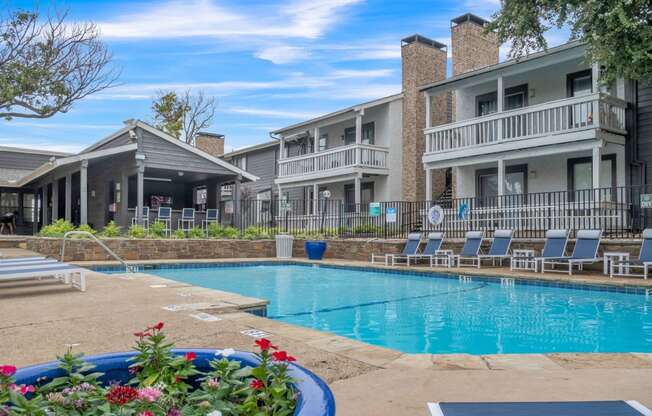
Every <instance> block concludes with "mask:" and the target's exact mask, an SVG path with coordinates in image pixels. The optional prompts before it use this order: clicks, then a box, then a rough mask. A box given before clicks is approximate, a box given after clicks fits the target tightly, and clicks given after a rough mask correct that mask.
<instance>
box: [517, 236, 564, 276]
mask: <svg viewBox="0 0 652 416" xmlns="http://www.w3.org/2000/svg"><path fill="white" fill-rule="evenodd" d="M568 233H569V231H568V230H548V231H546V242H545V243H544V244H543V250H542V251H541V255H540V256H532V257H527V256H520V257H512V260H511V262H510V269H512V270H515V269H524V268H525V267H517V266H518V265H519V264H523V262H526V263H528V264H532V265H533V266H534V271H535V272H537V271H538V270H539V263H541V262H543V261H544V260H546V259H558V258H561V257H564V256H565V255H566V246H567V245H568ZM528 270H532V269H528Z"/></svg>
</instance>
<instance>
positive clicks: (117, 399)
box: [106, 384, 138, 405]
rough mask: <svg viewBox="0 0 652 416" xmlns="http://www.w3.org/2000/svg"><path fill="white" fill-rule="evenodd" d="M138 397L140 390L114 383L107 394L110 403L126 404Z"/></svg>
mask: <svg viewBox="0 0 652 416" xmlns="http://www.w3.org/2000/svg"><path fill="white" fill-rule="evenodd" d="M137 398H138V390H136V389H135V388H133V387H131V386H120V385H117V384H116V385H114V386H113V387H111V389H110V390H109V392H108V393H107V394H106V400H107V401H108V402H109V403H113V404H119V405H124V404H126V403H129V402H131V401H134V400H136V399H137Z"/></svg>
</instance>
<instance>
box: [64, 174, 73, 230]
mask: <svg viewBox="0 0 652 416" xmlns="http://www.w3.org/2000/svg"><path fill="white" fill-rule="evenodd" d="M64 205H65V211H66V212H65V217H66V221H71V222H72V173H69V174H67V175H66V195H65V203H64Z"/></svg>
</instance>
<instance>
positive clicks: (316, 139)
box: [312, 127, 320, 153]
mask: <svg viewBox="0 0 652 416" xmlns="http://www.w3.org/2000/svg"><path fill="white" fill-rule="evenodd" d="M312 134H313V135H314V136H315V137H314V138H313V142H312V152H313V153H319V135H320V133H319V127H315V129H314V130H313V133H312Z"/></svg>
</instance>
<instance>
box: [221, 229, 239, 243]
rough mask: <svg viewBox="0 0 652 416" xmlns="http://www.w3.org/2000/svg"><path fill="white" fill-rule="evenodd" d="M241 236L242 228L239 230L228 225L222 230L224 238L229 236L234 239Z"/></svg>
mask: <svg viewBox="0 0 652 416" xmlns="http://www.w3.org/2000/svg"><path fill="white" fill-rule="evenodd" d="M239 237H240V230H238V229H237V228H235V227H226V228H224V230H223V231H222V238H228V239H230V240H234V239H236V238H239Z"/></svg>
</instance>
